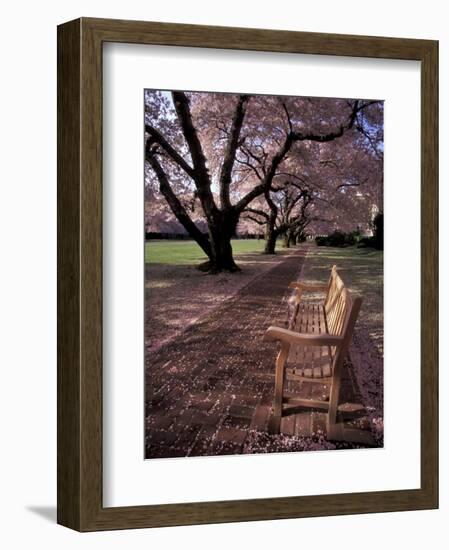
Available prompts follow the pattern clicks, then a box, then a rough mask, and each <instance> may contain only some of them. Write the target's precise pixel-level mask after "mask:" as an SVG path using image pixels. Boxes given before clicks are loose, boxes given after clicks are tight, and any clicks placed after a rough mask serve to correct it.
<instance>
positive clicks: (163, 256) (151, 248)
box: [145, 239, 265, 265]
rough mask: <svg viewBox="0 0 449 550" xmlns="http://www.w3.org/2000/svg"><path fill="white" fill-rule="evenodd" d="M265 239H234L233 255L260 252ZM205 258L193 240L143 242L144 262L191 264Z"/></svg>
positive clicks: (202, 260)
mask: <svg viewBox="0 0 449 550" xmlns="http://www.w3.org/2000/svg"><path fill="white" fill-rule="evenodd" d="M264 245H265V241H264V240H263V239H261V240H260V241H258V240H257V239H234V240H233V241H232V250H233V252H234V256H235V257H238V256H240V255H242V254H250V253H254V252H262V251H263V248H264ZM206 260H207V257H206V256H205V254H204V252H203V251H202V250H201V248H200V247H199V246H198V245H197V244H196V242H195V241H176V240H154V241H147V242H146V243H145V263H150V262H151V263H152V264H153V263H154V264H172V265H173V264H176V265H192V264H199V263H201V262H204V261H206Z"/></svg>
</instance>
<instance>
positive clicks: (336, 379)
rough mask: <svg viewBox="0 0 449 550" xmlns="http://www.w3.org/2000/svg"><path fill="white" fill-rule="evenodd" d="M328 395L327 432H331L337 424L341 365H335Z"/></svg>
mask: <svg viewBox="0 0 449 550" xmlns="http://www.w3.org/2000/svg"><path fill="white" fill-rule="evenodd" d="M334 368H335V371H334V375H333V378H332V384H331V389H330V395H329V412H328V414H327V432H328V433H329V432H332V430H333V428H334V427H335V426H336V424H337V412H338V401H339V398H340V383H341V365H336V366H335V367H334Z"/></svg>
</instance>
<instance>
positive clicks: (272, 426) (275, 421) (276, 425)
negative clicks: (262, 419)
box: [268, 343, 290, 434]
mask: <svg viewBox="0 0 449 550" xmlns="http://www.w3.org/2000/svg"><path fill="white" fill-rule="evenodd" d="M289 350H290V345H289V344H284V343H283V344H282V346H281V350H280V351H279V353H278V356H277V359H276V373H275V386H274V403H273V415H272V417H271V418H270V422H269V424H268V431H269V432H270V433H272V434H278V433H279V430H280V427H281V418H282V394H283V392H284V381H285V362H286V361H287V357H288V352H289Z"/></svg>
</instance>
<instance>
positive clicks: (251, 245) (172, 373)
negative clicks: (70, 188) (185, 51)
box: [142, 89, 384, 459]
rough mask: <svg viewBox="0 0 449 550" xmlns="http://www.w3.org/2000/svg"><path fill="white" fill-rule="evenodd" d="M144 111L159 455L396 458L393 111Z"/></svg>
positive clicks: (293, 100)
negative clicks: (391, 333) (388, 352)
mask: <svg viewBox="0 0 449 550" xmlns="http://www.w3.org/2000/svg"><path fill="white" fill-rule="evenodd" d="M143 101H144V115H143V116H144V121H143V122H144V144H143V145H144V151H145V163H144V164H145V166H144V193H145V216H144V219H145V222H144V223H145V227H144V228H142V230H143V231H144V232H145V252H144V253H145V324H144V331H145V335H144V342H145V366H144V368H145V373H144V375H145V434H144V435H145V458H146V459H156V458H159V459H161V458H175V457H177V458H183V457H199V456H203V457H205V456H209V457H210V456H221V455H242V454H254V453H285V452H300V451H337V450H345V449H346V450H347V449H365V448H375V447H378V448H381V447H383V380H384V374H383V328H384V322H383V241H384V238H383V172H384V166H383V156H384V136H383V127H384V103H383V101H382V100H380V99H366V98H365V99H361V98H355V99H354V98H328V97H302V96H281V95H271V96H270V95H255V94H248V93H235V94H234V93H216V92H213V93H212V92H196V91H180V90H153V89H151V90H150V89H147V90H144V100H143Z"/></svg>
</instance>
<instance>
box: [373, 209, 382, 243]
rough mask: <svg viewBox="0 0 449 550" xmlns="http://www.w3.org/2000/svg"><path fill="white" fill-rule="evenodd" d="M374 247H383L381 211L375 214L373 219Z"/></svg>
mask: <svg viewBox="0 0 449 550" xmlns="http://www.w3.org/2000/svg"><path fill="white" fill-rule="evenodd" d="M373 233H374V237H373V239H374V247H375V248H377V249H378V250H383V249H384V215H383V212H379V213H378V214H376V216H375V218H374V220H373Z"/></svg>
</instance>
